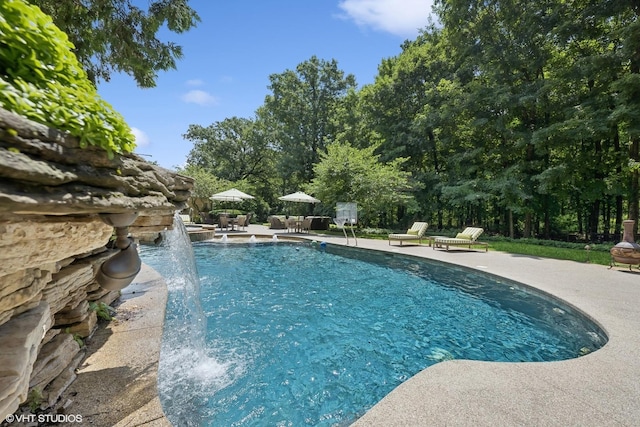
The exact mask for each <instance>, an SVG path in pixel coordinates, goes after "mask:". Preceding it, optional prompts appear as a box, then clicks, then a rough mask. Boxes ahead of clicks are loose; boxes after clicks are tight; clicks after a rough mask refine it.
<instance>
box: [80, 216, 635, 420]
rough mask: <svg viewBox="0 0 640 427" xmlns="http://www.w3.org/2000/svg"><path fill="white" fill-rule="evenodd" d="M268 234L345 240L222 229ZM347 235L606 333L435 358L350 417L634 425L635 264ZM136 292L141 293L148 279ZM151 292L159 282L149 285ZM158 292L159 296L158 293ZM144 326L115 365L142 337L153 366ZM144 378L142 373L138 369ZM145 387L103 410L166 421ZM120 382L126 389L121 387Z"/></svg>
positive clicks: (154, 307) (149, 333)
mask: <svg viewBox="0 0 640 427" xmlns="http://www.w3.org/2000/svg"><path fill="white" fill-rule="evenodd" d="M222 234H227V233H224V232H218V234H217V237H216V239H217V238H219V236H221V235H222ZM273 234H277V235H278V236H281V237H285V236H289V237H291V236H299V237H302V238H308V239H314V240H318V241H326V242H327V243H328V244H338V245H344V244H346V240H345V238H344V237H335V236H323V235H319V234H316V235H314V234H313V233H312V234H306V233H304V234H294V233H287V231H286V230H270V229H268V228H266V227H264V226H261V225H250V226H249V227H247V230H246V231H239V232H230V233H228V235H229V236H230V237H232V235H243V236H246V237H249V236H251V235H255V236H268V237H270V236H271V235H273ZM354 243H355V241H354V239H353V238H352V237H351V238H350V239H349V246H354ZM357 243H358V245H357V246H358V247H360V248H364V249H373V250H381V251H390V252H393V253H401V254H407V255H413V256H418V257H423V258H428V259H434V260H438V261H442V262H445V263H451V264H454V265H459V266H464V267H468V268H471V269H476V270H479V271H482V272H486V273H490V274H495V275H498V276H503V277H507V278H509V279H513V280H515V281H518V282H521V283H524V284H526V285H530V286H533V287H535V288H538V289H540V290H542V291H545V292H547V293H549V294H551V295H554V296H557V297H559V298H561V299H563V300H564V301H566V302H567V303H569V304H570V305H572V306H574V307H576V308H578V309H580V310H581V311H582V312H583V313H585V314H586V315H588V316H589V317H591V318H592V319H593V320H595V321H596V322H597V323H598V324H599V325H600V326H601V327H602V329H603V330H604V331H605V332H606V333H607V335H608V337H609V342H608V343H607V344H606V345H605V346H604V347H603V348H601V349H600V350H597V351H595V352H593V353H590V354H588V355H586V356H583V357H580V358H577V359H572V360H567V361H560V362H543V363H540V362H537V363H502V362H477V361H468V360H452V361H446V362H442V363H438V364H436V365H434V366H431V367H429V368H427V369H425V370H424V371H422V372H420V373H418V374H417V375H415V376H414V377H412V378H411V379H409V380H408V381H406V382H405V383H403V384H401V385H400V386H398V387H397V388H396V389H395V390H393V391H392V392H391V393H390V394H389V395H387V396H386V397H385V398H383V399H382V400H381V401H380V402H379V403H378V404H376V405H375V406H374V407H373V408H371V409H370V410H369V411H368V412H367V413H366V414H365V415H364V416H362V417H361V418H360V419H358V420H357V421H356V422H355V423H354V424H353V425H354V426H385V427H387V426H467V425H468V426H516V425H517V426H638V425H640V272H639V271H638V270H637V269H636V270H634V271H633V272H630V271H629V270H628V269H626V268H622V267H621V268H614V269H611V270H609V269H607V267H606V266H602V265H593V264H580V263H576V262H571V261H558V260H550V259H543V258H536V257H530V256H521V255H510V254H505V253H501V252H494V251H489V252H484V251H483V250H482V251H480V250H478V251H474V250H472V251H469V250H464V249H452V250H451V251H449V252H446V251H444V250H434V249H432V248H431V247H429V246H427V245H426V244H423V245H421V246H419V245H412V244H410V243H408V242H405V243H404V244H403V245H402V246H399V245H398V242H393V245H391V246H390V245H389V244H388V242H387V241H386V240H367V239H358V241H357ZM151 282H153V284H154V287H155V288H164V286H158V283H159V282H158V280H157V279H156V278H155V277H154V278H152V279H149V277H148V273H147V276H146V277H145V276H142V277H141V278H140V279H136V282H134V284H132V285H131V286H134V287H135V286H138V287H140V286H148V284H149V283H151ZM145 289H147V288H145ZM164 289H165V292H166V288H164ZM127 292H128V291H127V289H125V290H124V291H123V293H124V294H125V295H130V297H129V299H128V300H127V301H129V303H130V304H136V308H138V309H143V308H144V310H145V311H144V313H145V316H140V320H141V321H143V320H144V319H145V318H147V317H148V316H151V317H152V318H156V317H157V315H161V316H162V315H163V314H164V306H162V305H161V304H158V300H157V299H155V300H152V302H151V303H150V304H144V303H143V302H142V301H139V302H138V301H136V300H137V299H138V297H137V296H134V295H133V294H130V293H129V294H128V293H127ZM146 292H148V295H150V294H151V292H150V290H149V289H147V290H146ZM158 292H162V290H161V289H158ZM143 295H144V294H143ZM158 298H159V299H160V300H161V299H162V295H161V296H160V297H158ZM154 313H155V314H154ZM135 321H136V319H132V320H129V321H128V328H129V329H135V328H137V326H135V323H134V322H135ZM143 327H144V325H143ZM144 330H145V337H144V338H143V337H140V336H136V337H135V340H136V342H135V346H132V345H131V343H130V342H127V341H126V340H124V339H122V340H119V343H120V349H118V347H117V346H112V347H110V348H109V352H113V353H112V354H117V355H118V358H117V359H118V364H119V366H121V367H123V368H128V367H129V368H130V367H131V366H132V364H133V366H138V365H140V364H141V363H142V362H141V361H140V360H139V359H140V353H141V352H140V351H138V350H137V347H139V346H145V345H146V346H147V347H148V348H149V349H150V350H148V351H147V352H148V353H149V360H147V362H145V363H147V364H150V365H151V366H152V369H151V370H150V371H152V372H150V371H149V370H146V372H145V374H152V375H154V376H155V368H156V367H157V360H158V359H157V358H158V354H159V341H160V338H161V333H162V331H161V327H158V326H157V324H156V323H154V324H153V327H144ZM116 335H117V334H116ZM114 336H115V335H114ZM107 344H109V341H107ZM114 347H115V348H114ZM132 349H133V350H132ZM100 352H101V350H98V353H100ZM125 356H127V357H125ZM128 358H129V359H131V361H128V360H127V359H128ZM98 359H99V358H98V357H95V356H94V360H95V363H93V364H92V370H94V371H96V370H100V369H101V368H100V366H99V365H98ZM85 366H86V365H85ZM108 367H109V368H111V369H113V368H114V367H115V366H114V363H113V361H109V362H108ZM80 376H82V370H81V372H80ZM93 380H95V378H93ZM145 380H147V381H148V380H149V378H148V377H147V375H145ZM92 383H93V390H87V393H93V395H91V398H90V400H91V401H93V402H96V401H100V396H94V395H95V394H96V393H99V392H100V390H96V383H95V382H94V381H92ZM145 389H146V390H145V392H146V393H148V396H146V397H145V398H141V396H140V388H137V390H135V393H136V394H135V395H136V397H137V400H140V401H141V402H147V405H148V404H151V405H150V406H149V411H148V413H145V409H144V406H146V405H143V406H140V405H133V407H132V408H130V409H128V408H127V407H126V405H125V407H121V408H114V407H111V410H112V411H114V412H117V413H119V414H118V415H117V417H116V418H115V419H116V420H118V421H119V422H120V423H117V424H119V425H125V424H126V425H167V424H166V420H165V419H164V418H163V417H162V411H161V409H159V408H158V405H157V400H156V399H157V396H156V395H155V393H157V392H156V389H155V387H154V386H150V387H145ZM124 390H125V391H124V393H125V394H126V388H125V389H124ZM119 397H120V398H122V400H121V402H122V401H125V402H126V396H119ZM118 400H120V399H118ZM94 404H95V403H94ZM78 409H79V408H78ZM133 410H135V411H136V412H135V418H136V421H133V420H132V417H133V415H131V414H128V413H127V411H133ZM68 413H69V412H68ZM72 413H77V412H72ZM112 415H113V414H112ZM125 420H126V421H125ZM96 421H97V420H96ZM131 421H133V422H132V423H131ZM130 423H131V424H130ZM114 424H116V423H114Z"/></svg>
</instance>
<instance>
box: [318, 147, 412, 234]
mask: <svg viewBox="0 0 640 427" xmlns="http://www.w3.org/2000/svg"><path fill="white" fill-rule="evenodd" d="M376 148H377V147H376V146H371V147H367V148H362V149H359V148H354V147H352V146H350V145H349V144H344V143H333V144H330V145H329V146H328V147H327V152H326V153H322V154H320V162H319V163H317V164H316V165H315V166H314V172H315V178H314V179H313V181H312V182H311V184H310V185H309V186H308V188H307V189H308V190H309V191H310V192H311V193H313V194H314V195H315V196H316V197H318V198H319V199H320V200H322V201H323V203H324V204H325V205H328V206H334V205H335V204H336V202H357V203H358V211H359V218H360V222H361V223H363V224H364V225H374V226H378V225H386V222H385V221H384V219H385V218H384V214H385V213H386V212H388V211H389V210H392V209H395V208H396V206H398V205H408V206H412V207H413V208H415V206H414V203H413V196H411V194H410V192H409V190H411V186H410V183H409V179H410V177H411V174H410V173H409V172H405V171H402V170H401V166H402V163H403V162H404V161H406V159H403V158H398V159H395V160H393V161H391V162H389V163H381V162H380V161H379V158H380V156H379V155H376V154H374V152H375V150H376Z"/></svg>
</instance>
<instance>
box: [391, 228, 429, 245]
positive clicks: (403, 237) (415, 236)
mask: <svg viewBox="0 0 640 427" xmlns="http://www.w3.org/2000/svg"><path fill="white" fill-rule="evenodd" d="M427 227H429V224H428V223H426V222H414V223H413V225H412V226H411V228H410V229H408V230H407V232H406V233H398V234H389V244H391V241H392V240H399V241H400V246H402V242H407V241H412V240H417V241H418V242H419V243H422V237H423V236H424V233H426V231H427Z"/></svg>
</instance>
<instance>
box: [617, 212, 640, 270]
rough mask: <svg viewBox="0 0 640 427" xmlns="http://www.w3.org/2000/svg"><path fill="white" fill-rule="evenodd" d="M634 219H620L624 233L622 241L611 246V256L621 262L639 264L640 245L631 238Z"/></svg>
mask: <svg viewBox="0 0 640 427" xmlns="http://www.w3.org/2000/svg"><path fill="white" fill-rule="evenodd" d="M634 224H635V221H633V220H627V221H622V226H623V227H624V234H623V236H622V242H620V243H618V244H617V245H615V246H614V247H612V248H611V251H610V253H611V257H612V258H613V260H614V261H615V262H619V263H621V264H640V245H638V244H637V243H636V242H635V240H634V238H633V225H634Z"/></svg>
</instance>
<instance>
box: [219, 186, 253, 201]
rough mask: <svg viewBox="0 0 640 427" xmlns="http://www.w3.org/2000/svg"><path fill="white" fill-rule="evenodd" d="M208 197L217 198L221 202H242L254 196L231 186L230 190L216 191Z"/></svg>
mask: <svg viewBox="0 0 640 427" xmlns="http://www.w3.org/2000/svg"><path fill="white" fill-rule="evenodd" d="M209 198H210V199H211V200H218V201H221V202H242V201H243V200H246V199H253V198H254V197H253V196H251V195H249V194H247V193H243V192H242V191H240V190H237V189H235V188H232V189H231V190H227V191H223V192H220V193H216V194H214V195H213V196H211V197H209Z"/></svg>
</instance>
